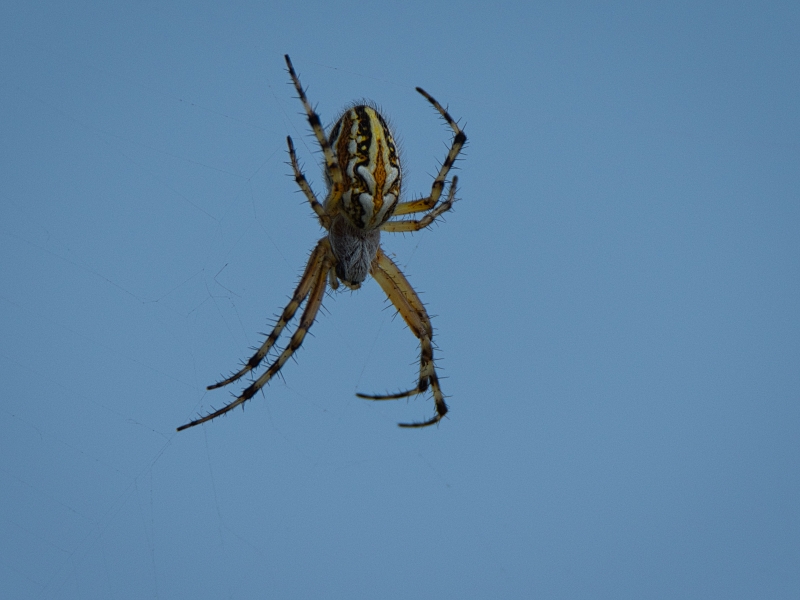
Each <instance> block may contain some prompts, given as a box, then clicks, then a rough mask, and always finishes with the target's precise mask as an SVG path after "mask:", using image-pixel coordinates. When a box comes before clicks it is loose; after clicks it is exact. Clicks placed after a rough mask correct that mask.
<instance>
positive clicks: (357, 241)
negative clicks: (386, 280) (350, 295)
mask: <svg viewBox="0 0 800 600" xmlns="http://www.w3.org/2000/svg"><path fill="white" fill-rule="evenodd" d="M328 239H329V240H330V242H331V249H332V250H333V255H334V256H335V257H336V276H337V277H338V278H339V280H340V281H341V282H342V283H344V284H345V285H346V286H347V287H349V288H350V289H353V290H357V289H358V288H360V287H361V284H362V283H363V282H364V280H365V279H366V278H367V275H369V271H370V268H372V261H374V260H375V256H376V255H377V254H378V247H379V246H380V243H381V231H380V229H370V230H368V231H365V230H364V229H359V228H357V227H353V225H352V224H351V223H350V222H349V220H348V219H347V218H346V217H344V216H342V215H339V216H337V217H336V218H334V220H333V223H332V224H331V228H330V231H329V232H328Z"/></svg>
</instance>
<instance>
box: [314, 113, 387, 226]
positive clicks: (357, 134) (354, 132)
mask: <svg viewBox="0 0 800 600" xmlns="http://www.w3.org/2000/svg"><path fill="white" fill-rule="evenodd" d="M328 141H329V144H330V146H331V148H333V150H334V154H335V155H336V161H337V162H338V164H339V165H340V167H341V169H342V180H343V184H342V188H343V192H342V196H341V203H342V210H343V212H344V213H345V214H346V215H347V218H348V219H349V220H350V222H351V223H352V224H353V225H354V226H355V227H358V228H359V229H365V230H368V229H373V228H375V227H379V226H380V225H381V224H382V223H384V222H385V221H386V220H387V219H389V217H391V216H392V213H393V212H394V207H395V206H396V205H397V203H398V199H399V198H400V187H401V184H402V170H401V167H400V160H399V157H398V153H397V146H396V145H395V142H394V138H393V137H392V133H391V131H390V129H389V125H388V124H387V123H386V121H385V120H384V118H383V117H382V116H381V114H380V113H379V112H378V111H377V110H375V108H373V107H371V106H366V105H363V104H359V105H357V106H354V107H352V108H350V109H348V110H346V111H345V113H344V114H343V115H342V116H341V117H340V118H339V120H338V121H337V122H336V124H335V125H334V126H333V128H332V129H331V135H330V138H329V140H328Z"/></svg>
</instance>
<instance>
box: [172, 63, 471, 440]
mask: <svg viewBox="0 0 800 600" xmlns="http://www.w3.org/2000/svg"><path fill="white" fill-rule="evenodd" d="M284 58H285V59H286V66H287V68H288V71H289V76H290V77H291V79H292V83H293V84H294V88H295V90H296V91H297V94H298V96H299V98H300V101H301V102H302V103H303V108H304V109H305V112H306V116H307V117H308V122H309V124H310V125H311V129H312V130H313V131H314V135H315V136H316V138H317V142H319V146H320V148H321V149H322V154H323V156H324V160H325V181H326V184H327V188H328V195H327V196H326V198H325V201H324V202H320V201H319V200H318V199H317V196H316V195H315V194H314V192H313V191H312V189H311V186H310V184H309V183H308V180H306V177H305V175H303V172H302V170H301V169H300V165H299V163H298V161H297V155H296V153H295V149H294V144H293V143H292V138H291V137H287V138H286V142H287V144H288V146H289V161H290V163H291V166H292V170H293V171H294V179H295V181H296V182H297V185H298V186H299V187H300V189H301V190H302V191H303V194H304V195H305V196H306V198H307V199H308V202H309V203H310V204H311V208H312V209H313V210H314V213H315V214H316V216H317V218H318V219H319V223H320V225H321V226H322V227H323V228H324V229H325V230H326V231H327V235H326V236H325V237H323V238H322V239H321V240H319V242H317V245H316V246H315V247H314V249H313V250H312V251H311V256H310V257H309V260H308V264H307V265H306V268H305V271H304V272H303V275H302V277H301V278H300V283H299V284H298V285H297V289H295V291H294V294H293V295H292V298H291V300H290V301H289V304H288V305H287V306H286V308H284V309H283V313H282V314H281V316H280V318H279V319H278V321H277V322H276V323H275V326H274V327H273V329H272V332H271V333H270V334H269V335H268V336H267V339H266V340H265V341H264V343H263V344H262V345H261V347H260V348H259V349H258V351H257V352H256V353H255V354H254V355H253V356H252V357H251V358H250V359H249V360H248V361H247V363H245V365H244V366H243V367H242V368H241V369H240V370H239V371H237V372H236V373H234V374H233V375H231V376H230V377H228V378H227V379H224V380H222V381H220V382H218V383H215V384H214V385H210V386H208V388H207V389H209V390H214V389H217V388H221V387H223V386H226V385H228V384H230V383H233V382H234V381H237V380H238V379H240V378H241V377H243V376H244V375H246V374H247V373H249V372H250V371H252V370H253V369H255V368H257V367H258V366H259V365H260V364H261V361H262V360H263V359H264V357H266V355H267V353H268V352H269V351H270V349H271V348H272V347H273V346H274V345H275V342H277V340H278V338H279V337H280V335H281V333H282V332H283V330H284V328H285V327H286V325H287V324H288V323H289V321H291V320H292V318H293V317H294V316H295V313H296V312H297V311H298V310H299V308H300V306H301V305H302V304H303V303H304V302H305V309H304V310H303V314H302V316H301V317H300V324H299V325H298V326H297V329H296V330H295V332H294V334H292V337H291V338H290V340H289V344H288V345H287V346H286V348H285V349H284V350H283V352H281V353H280V355H279V356H278V357H277V358H276V359H275V360H274V362H272V364H271V365H270V366H269V367H268V368H267V370H266V372H264V374H263V375H261V376H260V377H259V378H258V379H256V380H255V381H254V382H253V383H252V384H250V386H249V387H247V388H246V389H245V390H244V391H243V392H242V393H241V394H240V395H239V396H238V397H237V398H236V399H235V400H233V401H231V402H229V403H228V404H226V405H225V406H223V407H222V408H220V409H219V410H215V411H214V412H212V413H210V414H207V415H205V416H204V417H201V418H198V419H196V420H194V421H192V422H190V423H187V424H186V425H182V426H181V427H178V431H182V430H184V429H188V428H189V427H194V426H195V425H199V424H201V423H205V422H206V421H210V420H211V419H215V418H217V417H219V416H220V415H223V414H225V413H227V412H228V411H230V410H233V409H234V408H236V407H237V406H240V405H243V404H244V403H245V402H247V401H248V400H250V398H252V397H253V396H254V395H255V394H256V393H257V392H258V391H259V390H260V389H261V388H263V387H264V386H265V385H266V384H267V382H269V380H270V379H272V378H273V377H274V376H275V375H276V374H277V373H278V372H279V371H280V370H281V368H282V367H283V365H284V363H286V361H287V360H288V359H289V357H291V356H292V355H293V354H294V353H295V352H296V351H297V349H298V348H300V345H301V344H302V343H303V339H304V338H305V336H306V333H308V330H309V328H310V327H311V325H312V324H313V323H314V319H315V318H316V316H317V312H318V311H319V308H320V306H321V305H322V299H323V296H324V295H325V290H326V287H327V286H328V285H330V286H331V288H332V289H334V290H336V289H338V287H339V283H340V282H341V283H343V284H344V285H345V286H347V287H348V288H350V289H352V290H357V289H358V288H360V287H361V284H362V283H363V282H364V280H365V279H366V278H367V275H372V278H373V279H375V281H377V282H378V285H380V286H381V288H382V289H383V291H384V292H385V293H386V295H387V296H388V298H389V300H390V301H391V302H392V304H393V305H394V307H395V308H396V309H397V311H398V312H399V313H400V315H401V316H402V317H403V319H404V320H405V322H406V324H407V325H408V327H409V328H410V329H411V331H412V333H413V334H414V335H415V336H416V337H417V338H418V339H419V342H420V348H421V351H420V368H419V382H418V383H417V387H415V388H413V389H410V390H407V391H404V392H398V393H396V394H385V395H377V394H356V395H357V396H358V397H360V398H365V399H368V400H395V399H398V398H408V397H410V396H414V395H417V394H421V393H424V392H425V391H426V390H427V389H428V387H430V388H431V389H432V390H433V400H434V403H435V406H436V414H435V415H434V416H433V417H432V418H430V419H428V420H427V421H418V422H413V423H400V424H399V425H400V427H426V426H428V425H433V424H434V423H438V422H439V421H440V420H441V419H442V417H444V415H445V414H446V413H447V404H445V401H444V395H443V394H442V390H441V387H440V386H439V378H438V377H437V375H436V368H435V366H434V362H433V343H432V341H431V338H432V337H433V328H432V327H431V321H430V318H429V317H428V313H427V312H426V311H425V307H424V306H423V304H422V301H421V300H420V299H419V296H418V295H417V294H416V292H415V291H414V289H413V288H412V287H411V285H410V284H409V283H408V280H407V279H406V278H405V276H404V275H403V273H402V272H401V271H400V269H399V268H398V267H397V265H396V264H395V263H394V262H393V261H392V259H390V258H389V257H388V256H387V255H386V254H385V253H384V251H383V250H382V249H381V246H380V237H381V231H391V232H412V231H418V230H420V229H424V228H426V227H428V226H430V225H431V224H432V223H433V222H434V221H435V220H436V219H437V218H438V217H439V216H441V215H442V214H444V213H445V212H447V211H448V210H450V208H451V207H452V205H453V202H454V200H455V194H456V185H457V183H458V178H457V177H455V176H454V177H453V180H452V182H451V184H450V188H449V190H448V193H447V198H446V199H445V200H444V201H443V202H439V200H440V197H441V195H442V192H443V190H444V187H445V180H446V178H447V174H448V173H449V172H450V169H451V167H452V166H453V163H454V162H455V160H456V157H457V156H458V154H459V152H461V149H462V148H463V147H464V144H465V143H466V141H467V136H466V135H465V134H464V132H463V131H462V130H461V129H460V128H459V126H458V124H457V123H456V122H455V121H454V120H453V118H452V117H451V116H450V115H449V114H448V112H447V110H445V109H444V108H443V107H442V105H441V104H439V103H438V102H437V101H436V100H435V99H434V98H433V97H432V96H431V95H430V94H428V93H427V92H426V91H425V90H423V89H422V88H419V87H418V88H417V91H418V92H419V93H420V94H422V95H423V96H424V97H425V99H426V100H427V101H428V102H430V103H431V104H432V105H433V107H434V108H435V109H436V110H437V111H438V112H439V114H440V115H441V116H442V118H444V120H445V121H446V122H447V124H448V125H449V126H450V128H451V129H452V130H453V132H454V137H453V142H452V145H451V146H450V150H449V151H448V153H447V156H446V157H445V159H444V162H443V163H442V165H441V167H440V169H439V173H438V175H437V176H436V179H434V181H433V185H432V187H431V192H430V195H428V196H427V197H424V198H419V199H417V200H412V201H409V202H400V185H401V183H402V168H401V166H400V159H399V156H398V151H397V146H396V144H395V141H394V137H393V136H392V132H391V130H390V129H389V126H388V125H387V123H386V121H385V120H384V118H383V117H382V116H381V114H380V113H379V112H378V110H377V109H376V108H375V107H374V106H372V105H365V104H355V105H354V106H352V107H350V108H348V109H347V110H345V111H344V113H343V114H342V115H341V116H340V117H339V119H338V120H337V121H336V123H335V124H334V126H333V127H332V128H331V130H330V132H329V133H328V135H327V137H326V134H325V131H324V130H323V128H322V124H321V123H320V119H319V116H318V115H317V113H316V112H314V109H313V108H312V107H311V105H310V104H309V102H308V98H307V97H306V94H305V91H304V90H303V86H302V85H301V84H300V79H299V78H298V77H297V73H296V72H295V70H294V67H293V66H292V61H291V60H289V56H288V55H286V56H284ZM418 213H424V214H422V215H421V216H420V218H418V219H394V220H391V218H392V217H396V216H401V215H414V214H418Z"/></svg>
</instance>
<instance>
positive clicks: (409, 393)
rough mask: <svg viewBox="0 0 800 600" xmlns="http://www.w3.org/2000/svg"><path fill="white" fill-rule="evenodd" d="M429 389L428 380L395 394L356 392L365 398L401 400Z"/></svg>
mask: <svg viewBox="0 0 800 600" xmlns="http://www.w3.org/2000/svg"><path fill="white" fill-rule="evenodd" d="M427 389H428V382H427V381H426V382H425V383H424V384H423V385H420V386H418V387H415V388H414V389H412V390H406V391H405V392H397V393H395V394H360V393H358V392H356V396H358V397H359V398H364V400H399V399H400V398H410V397H411V396H416V395H417V394H422V393H423V392H425V391H426V390H427Z"/></svg>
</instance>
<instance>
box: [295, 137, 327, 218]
mask: <svg viewBox="0 0 800 600" xmlns="http://www.w3.org/2000/svg"><path fill="white" fill-rule="evenodd" d="M286 143H287V144H288V145H289V160H290V161H291V163H292V170H293V171H294V180H295V181H296V182H297V185H298V187H299V188H300V189H301V190H303V193H304V194H305V195H306V198H308V202H309V203H310V204H311V208H313V209H314V212H315V213H317V217H319V223H320V225H322V226H323V227H324V228H325V229H330V228H331V218H330V217H329V216H328V213H327V212H325V209H324V208H323V207H322V204H320V203H319V200H317V196H316V194H314V190H312V189H311V186H310V185H309V183H308V180H307V179H306V176H305V175H304V174H303V171H302V170H301V169H300V164H299V163H298V162H297V154H295V151H294V144H293V143H292V138H291V137H289V136H287V137H286Z"/></svg>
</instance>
